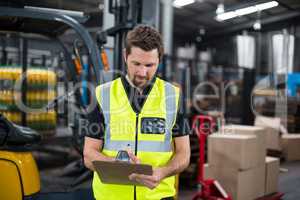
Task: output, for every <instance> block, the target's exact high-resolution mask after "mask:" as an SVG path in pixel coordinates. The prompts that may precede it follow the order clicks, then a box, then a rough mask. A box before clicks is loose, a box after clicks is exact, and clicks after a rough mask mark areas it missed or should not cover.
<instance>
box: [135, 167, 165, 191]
mask: <svg viewBox="0 0 300 200" xmlns="http://www.w3.org/2000/svg"><path fill="white" fill-rule="evenodd" d="M163 178H164V172H163V168H156V169H154V170H153V174H152V176H149V175H144V174H131V175H130V176H129V179H130V180H135V181H137V182H139V183H140V184H142V185H144V186H146V187H148V188H150V189H151V190H152V189H154V188H156V187H157V186H158V184H159V183H160V182H161V180H162V179H163Z"/></svg>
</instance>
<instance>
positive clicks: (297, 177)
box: [179, 162, 300, 200]
mask: <svg viewBox="0 0 300 200" xmlns="http://www.w3.org/2000/svg"><path fill="white" fill-rule="evenodd" d="M281 168H284V169H287V170H288V172H283V173H280V176H279V191H280V192H283V193H284V194H285V195H284V198H283V200H299V199H300V190H299V188H300V162H288V163H283V164H281ZM195 192H196V190H195V189H194V190H189V189H182V190H180V192H179V199H180V200H191V199H192V197H193V195H194V194H195Z"/></svg>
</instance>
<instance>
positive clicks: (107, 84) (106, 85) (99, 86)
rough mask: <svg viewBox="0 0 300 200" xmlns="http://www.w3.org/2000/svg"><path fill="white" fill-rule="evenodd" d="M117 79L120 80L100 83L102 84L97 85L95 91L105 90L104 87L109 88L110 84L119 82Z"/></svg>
mask: <svg viewBox="0 0 300 200" xmlns="http://www.w3.org/2000/svg"><path fill="white" fill-rule="evenodd" d="M119 79H120V78H117V79H114V80H112V81H108V82H106V83H102V84H100V85H98V86H97V87H96V90H97V89H100V88H106V87H109V86H111V84H112V83H114V82H116V81H117V80H119Z"/></svg>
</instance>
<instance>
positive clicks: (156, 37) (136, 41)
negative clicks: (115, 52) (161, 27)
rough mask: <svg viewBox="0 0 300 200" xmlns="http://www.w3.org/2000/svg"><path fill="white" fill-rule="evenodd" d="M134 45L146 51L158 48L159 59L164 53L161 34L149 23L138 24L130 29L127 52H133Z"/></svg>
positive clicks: (126, 41)
mask: <svg viewBox="0 0 300 200" xmlns="http://www.w3.org/2000/svg"><path fill="white" fill-rule="evenodd" d="M132 47H139V48H141V49H143V50H144V51H151V50H154V49H157V51H158V57H159V60H161V59H162V56H163V54H164V47H163V42H162V37H161V34H160V33H159V32H158V31H157V30H156V29H155V28H153V27H151V26H148V25H138V26H136V27H135V28H134V29H133V30H131V31H129V32H128V34H127V36H126V40H125V49H126V52H127V54H130V53H131V48H132Z"/></svg>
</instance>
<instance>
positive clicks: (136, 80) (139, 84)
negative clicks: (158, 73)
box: [132, 75, 149, 89]
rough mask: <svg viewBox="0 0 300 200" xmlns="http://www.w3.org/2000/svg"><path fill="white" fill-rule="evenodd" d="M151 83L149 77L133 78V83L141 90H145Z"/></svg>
mask: <svg viewBox="0 0 300 200" xmlns="http://www.w3.org/2000/svg"><path fill="white" fill-rule="evenodd" d="M148 82H149V78H148V77H146V76H145V77H142V76H136V75H135V76H134V77H133V80H132V83H133V84H134V85H135V86H136V87H138V88H141V89H143V88H144V87H145V86H146V85H147V84H148Z"/></svg>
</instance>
